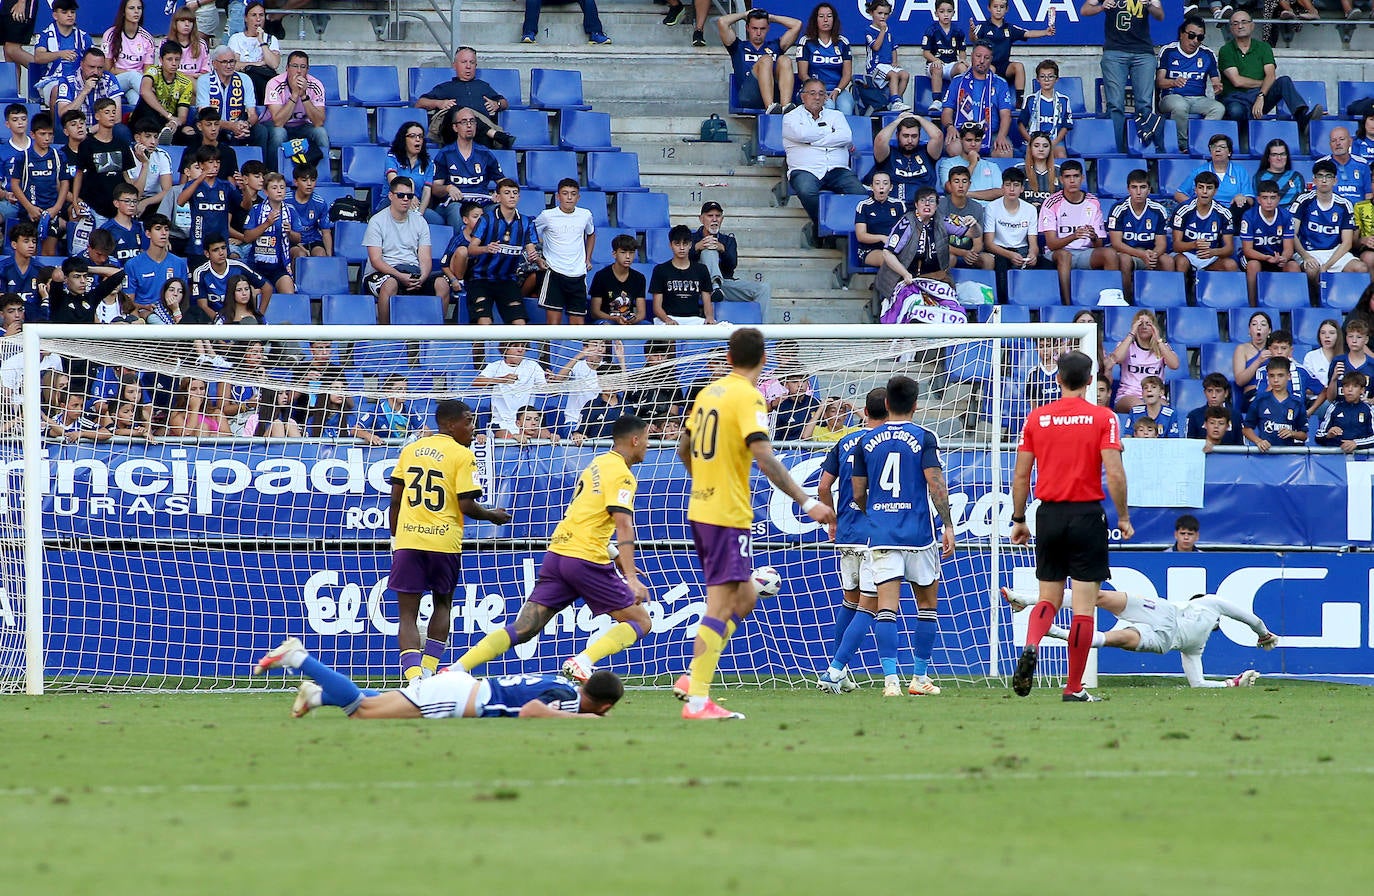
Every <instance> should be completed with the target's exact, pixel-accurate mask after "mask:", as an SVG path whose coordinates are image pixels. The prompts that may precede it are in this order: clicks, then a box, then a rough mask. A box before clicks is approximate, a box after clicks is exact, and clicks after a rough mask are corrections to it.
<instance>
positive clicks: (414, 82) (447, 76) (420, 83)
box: [406, 65, 496, 105]
mask: <svg viewBox="0 0 1374 896" xmlns="http://www.w3.org/2000/svg"><path fill="white" fill-rule="evenodd" d="M478 77H481V76H480V75H479V76H478ZM451 80H453V69H451V68H447V67H440V66H421V65H412V66H411V67H410V69H409V70H408V71H407V72H406V96H408V97H410V102H411V105H414V104H415V101H416V100H417V99H419V98H420V97H422V96H424V95H425V94H427V93H429V92H430V91H431V90H433V89H434V88H435V87H438V86H439V85H440V84H443V83H444V82H445V81H451ZM483 80H486V79H485V78H484V79H483ZM488 83H490V82H489V81H488ZM492 86H493V87H494V86H496V85H494V84H493V85H492Z"/></svg>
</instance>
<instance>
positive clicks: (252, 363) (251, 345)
mask: <svg viewBox="0 0 1374 896" xmlns="http://www.w3.org/2000/svg"><path fill="white" fill-rule="evenodd" d="M266 353H267V346H266V344H265V343H262V342H236V343H232V344H229V345H226V346H225V355H226V359H227V360H228V361H229V362H230V363H231V364H233V363H234V360H235V359H236V358H237V361H238V363H236V364H234V366H235V368H236V373H237V376H238V377H239V378H241V379H243V380H248V382H239V383H234V384H233V385H230V384H228V383H225V384H224V385H223V386H222V388H223V389H224V392H223V393H222V394H221V396H220V401H219V410H220V413H221V414H222V415H223V416H224V419H225V420H228V421H229V431H230V432H231V433H233V434H234V435H236V436H252V435H253V434H254V433H256V432H257V429H258V404H259V402H260V401H261V400H262V389H261V388H260V387H258V386H257V385H254V382H258V381H261V380H262V379H264V378H265V377H266V376H267V371H266V370H265V369H263V366H262V361H263V357H264V356H265V355H266Z"/></svg>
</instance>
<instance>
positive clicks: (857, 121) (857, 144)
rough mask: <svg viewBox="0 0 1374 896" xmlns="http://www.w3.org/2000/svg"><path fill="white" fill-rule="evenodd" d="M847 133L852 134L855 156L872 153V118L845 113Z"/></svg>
mask: <svg viewBox="0 0 1374 896" xmlns="http://www.w3.org/2000/svg"><path fill="white" fill-rule="evenodd" d="M845 119H846V120H847V121H848V122H849V133H850V134H852V135H853V140H854V154H855V155H856V156H864V155H867V156H871V155H873V119H871V118H869V117H867V116H861V115H846V116H845Z"/></svg>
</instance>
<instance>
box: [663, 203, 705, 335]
mask: <svg viewBox="0 0 1374 896" xmlns="http://www.w3.org/2000/svg"><path fill="white" fill-rule="evenodd" d="M668 244H669V245H670V246H672V249H673V257H672V258H671V259H670V260H668V261H665V262H661V263H660V264H656V265H654V270H653V274H652V275H651V276H650V278H649V292H650V293H652V294H653V303H654V323H656V324H660V325H662V324H667V325H670V326H676V325H678V324H703V323H704V324H714V323H715V322H716V316H715V311H714V309H713V308H712V305H711V275H710V273H709V272H708V271H707V270H706V266H705V265H704V264H702V263H701V262H699V261H698V262H692V261H691V260H689V259H688V257H687V256H688V255H689V253H690V252H691V250H692V230H691V228H690V227H688V226H687V225H686V224H678V225H677V226H675V227H674V228H673V229H672V230H670V231H669V232H668Z"/></svg>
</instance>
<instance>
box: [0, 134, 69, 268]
mask: <svg viewBox="0 0 1374 896" xmlns="http://www.w3.org/2000/svg"><path fill="white" fill-rule="evenodd" d="M30 139H31V141H32V142H31V143H30V144H29V147H28V149H25V150H23V151H22V152H20V153H19V154H18V155H16V156H15V157H14V159H13V160H12V161H11V162H10V164H9V167H8V168H7V169H5V170H4V171H3V172H0V174H3V176H4V179H5V186H6V188H8V189H9V190H10V191H11V192H13V193H14V200H15V202H16V203H17V204H18V206H19V209H20V211H21V212H22V213H23V214H25V215H27V216H28V219H29V220H30V221H32V222H33V223H34V225H35V226H36V227H37V228H38V232H39V236H38V240H39V242H40V243H42V245H43V254H44V255H55V254H56V253H57V240H58V237H59V236H60V235H61V234H62V233H63V232H64V231H65V226H64V224H63V221H62V217H61V214H62V209H63V208H65V207H66V205H67V200H68V198H69V195H70V189H71V175H70V174H68V172H67V166H66V165H65V164H63V160H62V156H61V153H59V152H58V151H57V149H55V148H54V147H53V145H52V142H53V124H52V116H51V115H49V114H48V113H47V112H39V113H38V114H37V115H35V116H34V117H33V131H32V133H31V134H30Z"/></svg>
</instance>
